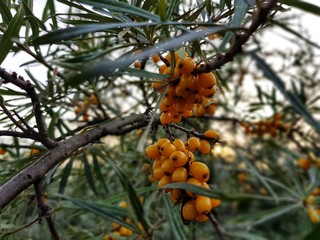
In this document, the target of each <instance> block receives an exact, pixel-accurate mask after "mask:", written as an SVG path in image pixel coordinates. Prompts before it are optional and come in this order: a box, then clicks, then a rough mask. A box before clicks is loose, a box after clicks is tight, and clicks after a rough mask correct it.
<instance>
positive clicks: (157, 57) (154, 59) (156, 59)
mask: <svg viewBox="0 0 320 240" xmlns="http://www.w3.org/2000/svg"><path fill="white" fill-rule="evenodd" d="M151 58H152V61H154V62H155V63H156V62H159V61H160V57H159V55H158V54H154V55H152V57H151Z"/></svg>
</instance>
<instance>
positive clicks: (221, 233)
mask: <svg viewBox="0 0 320 240" xmlns="http://www.w3.org/2000/svg"><path fill="white" fill-rule="evenodd" d="M208 217H209V220H210V222H211V223H212V225H213V227H214V229H215V231H216V234H217V236H218V238H219V239H220V240H228V237H227V236H226V231H225V230H224V228H223V227H222V226H221V225H220V224H219V222H218V220H217V219H216V218H215V216H214V215H213V213H212V212H210V213H209V214H208Z"/></svg>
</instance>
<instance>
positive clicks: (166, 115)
mask: <svg viewBox="0 0 320 240" xmlns="http://www.w3.org/2000/svg"><path fill="white" fill-rule="evenodd" d="M171 121H172V119H171V114H170V112H163V113H161V115H160V122H161V124H162V125H168V124H169V123H171Z"/></svg>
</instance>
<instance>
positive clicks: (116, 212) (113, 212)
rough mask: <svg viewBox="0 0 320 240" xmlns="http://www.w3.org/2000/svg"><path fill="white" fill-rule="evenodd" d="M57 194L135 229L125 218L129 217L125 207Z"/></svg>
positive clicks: (96, 213) (83, 207)
mask: <svg viewBox="0 0 320 240" xmlns="http://www.w3.org/2000/svg"><path fill="white" fill-rule="evenodd" d="M56 195H57V196H59V197H61V198H63V199H66V200H68V201H70V202H72V203H73V204H75V205H77V206H79V207H81V208H82V209H86V210H87V211H89V212H91V213H93V214H95V215H97V216H100V217H102V218H104V219H107V220H108V221H111V222H115V223H118V224H120V225H121V226H124V227H126V228H129V229H130V230H132V231H134V228H133V227H132V225H130V224H128V223H127V222H126V221H125V220H124V218H126V217H128V215H127V210H126V209H123V208H120V207H117V206H114V205H109V206H107V205H106V204H103V205H102V204H95V203H92V201H90V202H86V201H83V200H80V199H76V198H71V197H67V196H65V195H62V194H56Z"/></svg>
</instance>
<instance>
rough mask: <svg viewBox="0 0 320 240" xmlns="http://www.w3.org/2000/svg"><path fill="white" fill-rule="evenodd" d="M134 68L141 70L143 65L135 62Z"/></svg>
mask: <svg viewBox="0 0 320 240" xmlns="http://www.w3.org/2000/svg"><path fill="white" fill-rule="evenodd" d="M133 66H134V67H135V68H139V69H140V68H141V66H142V64H141V62H140V61H136V62H134V64H133Z"/></svg>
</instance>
